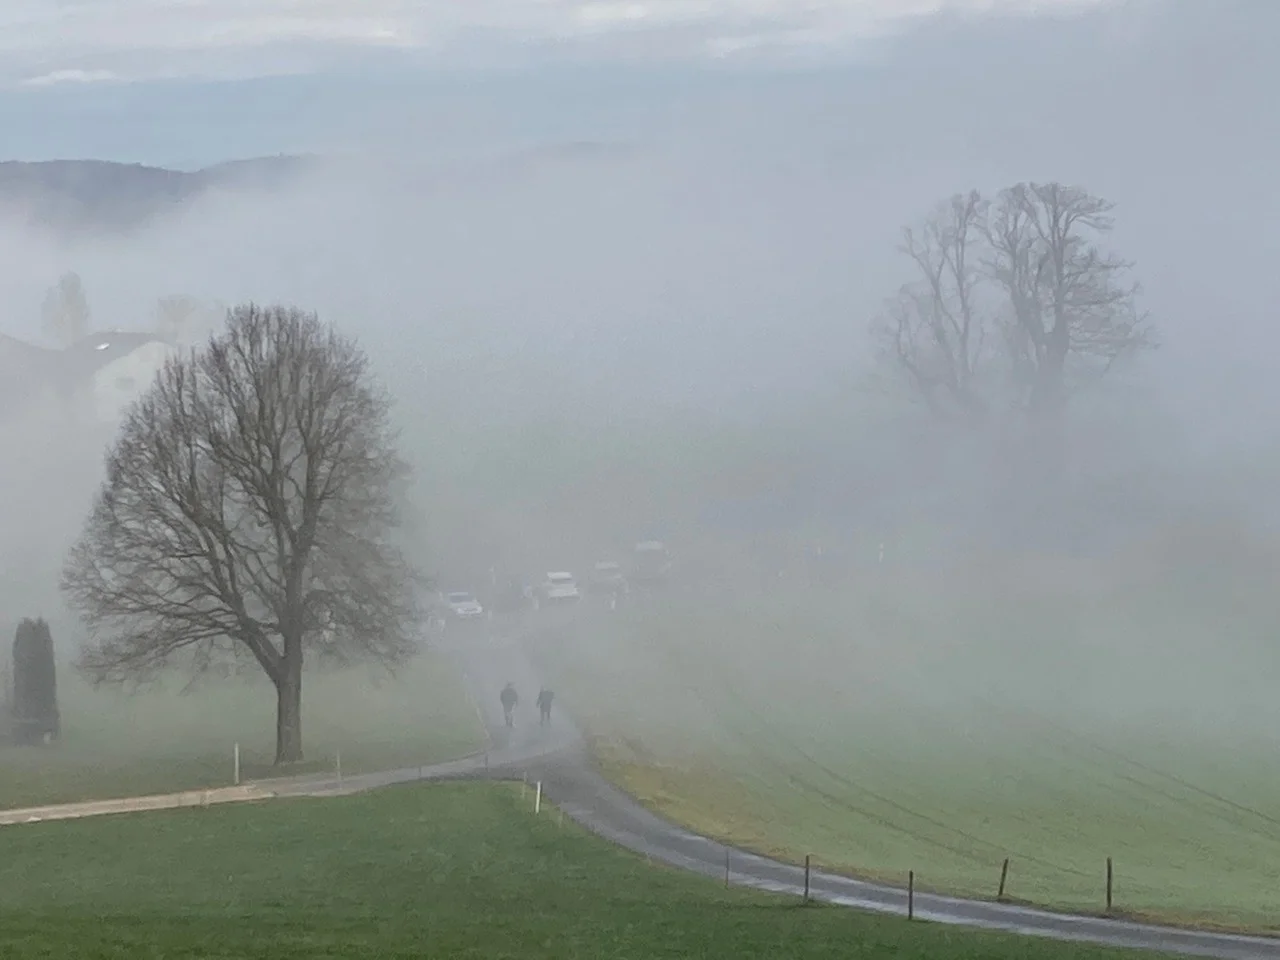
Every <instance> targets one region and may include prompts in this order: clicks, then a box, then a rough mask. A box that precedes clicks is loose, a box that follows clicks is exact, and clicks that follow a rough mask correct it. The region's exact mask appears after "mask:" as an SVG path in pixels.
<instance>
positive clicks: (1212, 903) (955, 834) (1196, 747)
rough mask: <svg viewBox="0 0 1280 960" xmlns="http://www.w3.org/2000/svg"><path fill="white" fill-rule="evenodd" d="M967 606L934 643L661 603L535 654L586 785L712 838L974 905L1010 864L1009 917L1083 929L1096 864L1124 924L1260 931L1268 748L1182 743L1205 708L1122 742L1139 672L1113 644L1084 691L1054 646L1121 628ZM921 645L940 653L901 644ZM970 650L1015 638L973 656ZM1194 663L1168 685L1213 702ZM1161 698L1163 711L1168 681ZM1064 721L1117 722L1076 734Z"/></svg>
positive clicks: (1233, 735) (1270, 918) (1267, 845)
mask: <svg viewBox="0 0 1280 960" xmlns="http://www.w3.org/2000/svg"><path fill="white" fill-rule="evenodd" d="M915 595H917V594H915V593H914V592H913V594H912V596H915ZM1131 602H1132V598H1129V599H1128V600H1126V603H1131ZM980 607H981V605H979V604H974V605H973V609H972V610H970V611H968V612H965V611H962V610H961V609H960V607H959V606H958V605H955V604H952V605H950V606H949V607H948V608H947V609H946V611H945V612H946V615H945V617H944V616H939V617H938V618H937V622H932V621H931V616H932V613H931V611H930V610H929V609H928V608H927V607H926V605H925V603H924V602H923V601H920V602H913V603H911V604H904V605H903V606H902V607H901V608H898V610H897V611H896V612H894V611H892V610H889V609H887V608H885V607H876V608H874V609H871V610H869V611H868V610H863V611H861V612H860V613H859V612H857V611H853V610H850V609H848V608H843V609H825V610H820V609H818V607H817V605H816V604H815V603H814V602H812V598H810V602H806V603H800V604H797V605H796V606H795V607H793V608H791V609H789V610H784V611H779V610H778V609H776V608H775V609H772V610H770V609H769V608H768V607H764V606H756V607H755V608H753V609H751V611H750V615H742V614H741V611H739V614H738V615H736V616H735V614H734V613H733V612H731V610H730V609H729V608H727V607H726V608H721V607H718V606H717V607H715V608H714V609H710V608H700V607H699V605H698V604H686V603H683V602H682V601H679V600H673V601H668V602H665V603H663V604H660V605H658V604H655V605H653V606H651V607H649V608H648V609H642V610H633V611H632V612H630V613H628V614H626V615H619V616H616V617H613V618H611V619H610V621H608V622H603V621H596V622H595V623H593V624H591V625H590V626H586V627H584V628H583V629H580V630H578V631H576V632H575V633H574V634H572V635H566V636H565V637H562V638H560V639H557V640H555V641H548V645H547V646H546V647H544V649H543V651H542V655H543V659H544V661H545V662H546V663H548V664H549V665H550V666H551V669H552V672H553V673H554V674H555V675H556V676H557V682H558V683H559V684H560V686H561V688H562V690H563V692H564V694H565V696H566V697H568V698H571V701H572V702H573V703H574V708H575V711H576V712H579V713H581V715H582V719H583V720H584V721H585V722H586V724H587V725H588V727H589V729H590V730H591V732H592V733H594V734H596V735H598V736H599V738H600V749H599V753H600V756H601V759H602V761H603V764H604V767H605V769H606V771H607V772H608V773H609V774H610V775H611V776H613V777H614V779H616V780H617V781H619V782H621V783H622V784H623V785H624V786H626V787H627V788H628V789H630V790H631V791H632V792H633V793H635V794H636V795H638V796H639V797H641V798H642V799H643V800H645V801H646V802H647V803H649V804H650V805H651V806H653V807H654V808H656V809H658V810H659V811H661V812H663V813H665V814H667V815H669V816H671V817H672V818H674V819H676V820H678V821H681V822H683V823H686V824H688V825H690V826H692V827H694V828H696V829H699V830H701V831H703V832H706V833H709V834H711V835H713V836H716V837H719V838H723V839H728V840H733V841H736V842H740V843H744V844H746V845H748V846H751V847H754V848H756V849H759V850H763V851H766V852H770V853H774V854H778V855H782V856H787V857H791V858H796V859H798V858H800V857H803V856H804V855H805V854H807V853H812V854H814V855H815V856H816V857H817V858H819V859H820V860H821V861H823V862H824V863H827V864H829V865H832V866H835V867H839V868H844V869H848V870H850V871H853V872H857V873H861V874H864V875H871V876H876V877H882V878H886V879H890V880H895V881H900V880H901V878H902V877H904V876H905V874H906V872H907V871H908V870H915V871H916V875H917V877H918V878H921V880H922V882H923V883H924V884H926V885H928V886H932V887H934V888H938V889H944V890H948V891H955V892H962V893H967V894H971V895H977V896H987V897H990V896H994V894H995V890H996V886H997V883H998V878H999V874H1000V864H1001V861H1002V860H1003V859H1004V857H1006V856H1007V857H1010V858H1011V860H1012V863H1011V867H1010V882H1009V888H1008V892H1009V894H1010V895H1011V896H1013V897H1015V898H1018V899H1023V900H1027V901H1032V902H1036V903H1041V904H1047V905H1051V906H1055V907H1062V908H1068V909H1076V910H1086V911H1092V910H1098V909H1100V908H1101V907H1102V905H1103V877H1104V864H1105V860H1106V858H1107V857H1108V856H1111V857H1114V858H1115V863H1116V897H1117V905H1118V906H1119V907H1120V908H1121V909H1123V910H1125V911H1127V912H1131V913H1133V914H1136V915H1143V916H1150V917H1159V918H1163V919H1169V920H1174V921H1188V922H1195V923H1200V924H1207V925H1223V926H1227V927H1238V928H1248V929H1275V918H1274V915H1273V907H1274V894H1273V891H1274V889H1275V885H1276V882H1277V880H1280V867H1278V866H1277V864H1280V817H1277V815H1276V814H1275V813H1274V811H1275V810H1277V809H1280V773H1277V771H1276V768H1275V765H1274V763H1272V762H1271V760H1270V758H1271V756H1272V745H1271V744H1270V743H1269V742H1268V738H1267V737H1266V736H1265V733H1266V730H1265V729H1264V730H1263V731H1262V735H1258V734H1257V733H1255V734H1252V735H1250V734H1248V732H1247V725H1242V726H1238V727H1235V728H1232V729H1230V730H1229V731H1226V730H1225V728H1224V730H1219V731H1217V732H1215V733H1212V734H1211V733H1208V732H1205V731H1206V729H1207V728H1203V727H1202V728H1201V739H1200V740H1198V741H1192V740H1189V739H1188V738H1187V734H1186V731H1188V730H1191V729H1194V728H1196V727H1197V725H1198V724H1200V723H1201V721H1199V720H1197V719H1196V718H1195V714H1196V711H1201V712H1208V711H1211V710H1214V709H1216V710H1219V711H1222V710H1225V709H1227V707H1228V706H1229V704H1228V703H1227V702H1226V701H1225V700H1224V699H1223V694H1222V692H1221V691H1220V690H1219V691H1216V692H1213V693H1210V694H1207V695H1205V696H1202V697H1199V698H1196V697H1194V696H1190V695H1188V696H1187V699H1186V700H1185V707H1183V706H1179V709H1182V710H1184V712H1185V713H1186V714H1188V715H1191V716H1192V719H1191V721H1190V722H1189V723H1188V724H1187V725H1186V726H1185V727H1181V728H1179V729H1178V730H1177V731H1176V732H1166V731H1163V730H1162V726H1161V725H1162V724H1163V723H1164V722H1166V721H1164V720H1156V721H1151V722H1148V723H1145V724H1143V723H1138V722H1137V721H1136V719H1135V718H1138V717H1140V716H1142V715H1143V714H1142V711H1143V710H1144V709H1148V710H1151V711H1155V710H1156V707H1157V702H1156V699H1155V698H1154V697H1152V698H1150V699H1149V701H1148V702H1147V703H1146V704H1145V705H1139V704H1136V703H1130V704H1127V705H1126V704H1123V703H1121V704H1120V705H1119V706H1117V705H1116V704H1115V702H1114V700H1113V697H1114V696H1115V694H1117V693H1124V692H1125V691H1126V690H1128V691H1130V698H1131V699H1135V698H1137V697H1140V696H1143V695H1144V694H1143V692H1142V688H1140V687H1139V686H1138V684H1140V683H1141V681H1139V680H1138V679H1137V678H1138V674H1137V673H1134V672H1132V671H1133V670H1136V669H1137V668H1138V667H1140V666H1141V665H1142V664H1141V662H1140V660H1141V658H1140V656H1139V654H1140V653H1143V651H1137V650H1131V651H1129V653H1127V654H1126V652H1125V651H1124V650H1121V649H1119V647H1118V646H1115V645H1113V646H1111V647H1110V648H1107V655H1106V656H1105V657H1104V658H1101V659H1100V660H1099V662H1100V663H1101V664H1102V667H1103V669H1102V670H1101V671H1099V672H1098V673H1097V674H1096V675H1094V674H1086V673H1085V672H1083V670H1082V668H1081V663H1083V662H1087V660H1088V655H1087V652H1082V650H1081V649H1080V647H1079V646H1075V647H1071V646H1069V644H1070V643H1075V642H1076V640H1077V639H1078V638H1077V637H1076V636H1075V635H1076V634H1079V636H1080V637H1085V638H1092V639H1090V640H1089V641H1088V642H1092V643H1097V644H1098V645H1099V647H1103V648H1105V647H1106V644H1107V643H1108V642H1110V638H1106V637H1102V638H1099V637H1097V636H1096V634H1095V629H1101V625H1102V624H1103V623H1104V622H1108V621H1109V622H1111V623H1112V629H1115V626H1114V623H1115V621H1116V618H1117V617H1118V616H1119V614H1120V611H1119V610H1107V609H1103V608H1101V607H1099V608H1097V609H1096V610H1094V611H1093V616H1094V622H1093V623H1082V622H1080V621H1079V619H1078V618H1076V619H1075V620H1072V618H1071V617H1069V616H1068V615H1067V614H1066V612H1065V611H1063V612H1061V613H1060V614H1059V615H1054V613H1053V611H1052V609H1050V610H1049V615H1048V616H1045V609H1044V608H1042V607H1037V609H1036V616H1035V617H1034V618H1029V622H1026V623H1014V622H1010V623H1003V624H1000V625H998V628H995V629H993V628H992V619H991V613H990V611H983V610H981V609H980ZM908 608H909V609H910V610H911V618H907V617H905V616H898V615H897V614H900V613H901V612H902V611H903V610H906V609H908ZM815 610H817V612H816V613H815ZM762 611H763V612H762ZM891 614H892V615H891ZM1129 614H1130V616H1132V615H1133V608H1132V607H1130V608H1129ZM1211 614H1212V611H1211V612H1210V618H1211ZM1164 616H1165V618H1166V620H1169V619H1172V618H1174V617H1176V616H1177V612H1176V611H1174V612H1170V611H1168V610H1164ZM1005 617H1006V618H1007V619H1008V618H1012V617H1013V614H1005ZM1031 619H1033V620H1034V624H1035V626H1036V629H1038V630H1040V631H1041V637H1042V638H1043V639H1042V640H1041V642H1042V644H1043V648H1042V649H1041V651H1040V652H1039V653H1036V654H1035V656H1037V657H1038V658H1039V661H1040V662H1039V663H1038V664H1035V666H1036V667H1037V668H1038V671H1037V672H1038V674H1039V675H1040V677H1041V679H1042V680H1043V682H1042V683H1041V685H1040V686H1039V687H1035V688H1027V686H1026V684H1023V685H1021V686H1019V684H1017V683H1015V682H1014V681H1016V680H1017V679H1018V678H1019V676H1025V675H1029V674H1027V673H1022V672H1021V671H1030V670H1031V667H1032V666H1033V664H1032V663H1031V657H1032V654H1031V653H1029V652H1028V651H1027V650H1026V649H1025V647H1026V646H1030V644H1028V643H1027V642H1026V641H1025V637H1026V636H1027V635H1028V634H1027V633H1025V632H1024V631H1027V630H1030V629H1031V622H1030V620H1031ZM837 624H838V625H839V626H836V625H837ZM1095 625H1096V627H1095ZM934 631H937V632H936V636H939V637H942V636H946V635H947V634H948V633H950V634H951V636H952V638H953V640H954V642H952V643H948V642H945V641H938V642H936V643H933V642H931V643H930V645H929V646H928V647H919V646H913V643H912V641H911V637H912V636H916V635H919V634H934ZM987 631H991V632H999V633H1001V634H1002V635H1004V636H1008V637H1012V638H1013V640H1012V642H1008V643H1006V642H1005V641H999V646H1000V647H1001V649H995V650H993V649H992V647H991V644H992V643H996V642H997V641H989V640H988V639H987ZM1054 631H1056V634H1054ZM1068 632H1070V633H1071V634H1073V636H1072V637H1068V636H1066V634H1067V633H1068ZM877 633H878V634H879V636H877ZM886 637H888V638H889V640H888V642H886V640H885V638H886ZM1081 642H1083V641H1081ZM1160 642H1161V644H1163V646H1164V652H1165V653H1170V652H1172V651H1175V650H1177V649H1178V647H1179V645H1180V644H1183V643H1184V642H1189V641H1188V638H1187V637H1185V636H1182V635H1180V634H1176V633H1174V632H1172V631H1171V630H1166V631H1165V632H1164V633H1162V634H1161V636H1160ZM1019 644H1021V645H1022V647H1023V648H1024V649H1019ZM1146 652H1147V654H1148V656H1149V653H1150V651H1149V650H1148V651H1146ZM984 655H985V656H987V658H988V659H987V661H986V662H985V663H984V664H980V665H979V667H980V669H975V668H974V664H973V662H972V661H973V660H974V659H975V658H979V659H980V658H981V657H983V656H984ZM1019 658H1021V659H1019ZM1126 658H1127V659H1126ZM1148 662H1150V663H1154V664H1162V665H1163V667H1164V669H1165V670H1167V671H1170V672H1172V670H1173V669H1174V664H1173V663H1172V662H1171V661H1168V660H1163V659H1161V658H1159V657H1156V658H1149V661H1148ZM1192 666H1193V668H1194V669H1192V670H1190V671H1189V672H1188V673H1187V674H1186V676H1184V677H1183V679H1188V678H1194V677H1195V676H1199V677H1202V678H1203V679H1204V680H1205V682H1207V683H1209V682H1212V681H1213V679H1214V678H1213V677H1212V672H1213V667H1212V665H1205V664H1193V665H1192ZM1223 682H1224V684H1226V685H1227V686H1231V684H1232V683H1234V684H1235V686H1234V689H1238V690H1240V691H1242V695H1244V694H1246V693H1247V692H1248V687H1247V686H1246V685H1244V684H1243V683H1242V682H1240V681H1238V680H1235V679H1233V678H1231V677H1225V676H1224V678H1223ZM1170 683H1171V684H1174V683H1175V681H1170ZM1145 685H1146V688H1150V687H1151V686H1153V681H1152V678H1151V677H1148V678H1147V679H1146V681H1145ZM1165 692H1166V693H1168V694H1169V695H1170V696H1172V697H1173V698H1174V702H1178V703H1181V702H1182V701H1180V700H1179V698H1180V697H1181V696H1182V695H1183V694H1182V693H1180V692H1179V688H1178V687H1177V686H1176V684H1175V685H1174V686H1171V687H1170V689H1169V690H1168V691H1165ZM1073 694H1075V695H1078V696H1079V697H1080V698H1082V699H1079V700H1077V701H1068V700H1065V699H1064V698H1066V697H1068V696H1069V695H1073ZM1019 696H1020V697H1021V700H1020V701H1019V700H1016V699H1014V698H1015V697H1019ZM1206 700H1207V701H1209V702H1208V703H1206V702H1205V701H1206ZM1082 704H1087V705H1088V706H1089V707H1090V708H1091V709H1094V710H1096V711H1105V710H1106V709H1108V705H1109V704H1110V709H1112V710H1113V712H1115V713H1116V714H1117V716H1116V717H1112V718H1107V717H1105V716H1104V717H1103V719H1102V720H1098V721H1097V722H1094V723H1090V724H1085V723H1083V722H1082V718H1084V717H1085V716H1087V713H1086V712H1085V710H1084V708H1083V706H1082ZM1055 710H1056V713H1057V715H1056V716H1055V715H1054V713H1055ZM1126 710H1127V711H1129V714H1128V716H1127V717H1124V716H1120V714H1122V713H1124V711H1126ZM1150 716H1152V717H1157V718H1158V717H1159V716H1160V714H1159V713H1158V712H1153V713H1151V714H1150ZM1126 720H1127V722H1126Z"/></svg>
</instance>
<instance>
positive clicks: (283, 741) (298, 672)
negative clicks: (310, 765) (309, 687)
mask: <svg viewBox="0 0 1280 960" xmlns="http://www.w3.org/2000/svg"><path fill="white" fill-rule="evenodd" d="M301 661H302V658H301V657H299V658H297V660H296V661H292V660H286V662H285V663H284V674H283V676H281V678H280V682H279V683H277V684H276V765H277V766H279V765H280V764H282V763H297V762H298V761H300V760H301V759H302V662H301Z"/></svg>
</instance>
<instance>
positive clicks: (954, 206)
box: [875, 190, 990, 419]
mask: <svg viewBox="0 0 1280 960" xmlns="http://www.w3.org/2000/svg"><path fill="white" fill-rule="evenodd" d="M986 211H987V203H986V201H984V200H983V199H982V197H981V195H980V194H979V193H978V192H977V191H976V190H975V191H972V192H970V193H968V194H957V195H955V196H953V197H952V198H951V199H950V200H947V201H945V202H943V203H940V204H939V205H938V206H937V207H936V208H935V209H934V211H933V212H932V214H930V215H929V216H928V217H927V218H926V219H925V220H924V221H923V222H922V223H921V224H920V225H919V226H917V227H908V228H906V229H905V230H903V237H902V245H901V247H900V248H899V249H900V250H901V251H902V252H903V253H905V254H906V255H907V256H908V257H910V259H911V261H912V264H913V266H914V268H915V273H916V279H915V280H914V281H912V282H910V283H908V284H906V285H904V286H903V287H902V288H901V289H900V290H899V291H898V295H897V297H896V298H894V299H893V300H891V301H890V302H889V304H888V305H887V307H886V309H885V312H884V314H883V315H882V316H880V317H879V318H878V319H877V320H876V323H875V333H876V335H877V337H878V339H879V341H880V344H881V347H882V348H883V349H884V351H885V353H886V355H887V356H888V357H889V358H890V359H891V361H892V362H893V363H894V364H895V365H896V366H897V367H898V368H899V369H900V370H901V372H902V373H903V374H905V376H906V378H907V380H908V382H909V384H910V386H911V387H912V389H913V391H914V392H915V393H916V394H917V395H918V396H919V397H920V398H921V399H922V400H923V401H924V402H925V404H927V405H928V407H929V409H930V410H932V411H933V412H934V413H935V414H938V415H939V416H947V417H951V416H956V415H959V416H960V417H963V418H967V419H980V418H981V417H983V416H984V415H985V414H986V412H987V408H988V400H987V397H986V396H985V395H984V391H983V388H982V382H981V380H982V375H983V373H984V372H985V371H984V369H983V368H984V364H985V361H987V360H988V359H989V346H990V344H989V343H988V342H987V332H988V331H987V317H986V316H985V314H984V312H983V307H982V304H981V302H980V300H981V296H980V286H981V281H982V274H981V256H982V249H981V247H980V244H981V243H982V239H983V222H984V221H983V218H984V217H985V215H986Z"/></svg>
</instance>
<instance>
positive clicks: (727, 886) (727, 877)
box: [724, 847, 729, 890]
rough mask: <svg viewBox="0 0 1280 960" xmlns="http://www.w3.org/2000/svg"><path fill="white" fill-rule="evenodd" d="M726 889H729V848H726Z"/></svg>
mask: <svg viewBox="0 0 1280 960" xmlns="http://www.w3.org/2000/svg"><path fill="white" fill-rule="evenodd" d="M724 888H725V889H726V890H728V889H729V848H728V847H725V848H724Z"/></svg>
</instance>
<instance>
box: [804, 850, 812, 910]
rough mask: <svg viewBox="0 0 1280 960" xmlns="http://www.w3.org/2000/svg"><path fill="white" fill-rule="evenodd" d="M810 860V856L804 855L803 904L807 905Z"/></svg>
mask: <svg viewBox="0 0 1280 960" xmlns="http://www.w3.org/2000/svg"><path fill="white" fill-rule="evenodd" d="M810 859H811V857H810V854H807V853H806V854H805V855H804V902H805V903H808V902H809V864H810Z"/></svg>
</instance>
